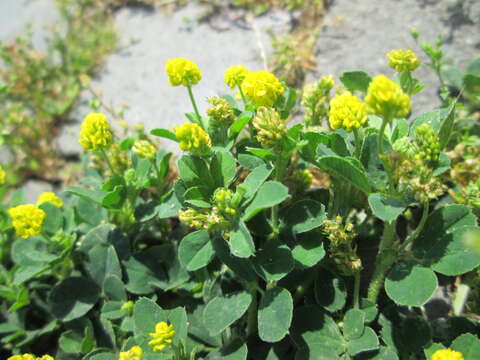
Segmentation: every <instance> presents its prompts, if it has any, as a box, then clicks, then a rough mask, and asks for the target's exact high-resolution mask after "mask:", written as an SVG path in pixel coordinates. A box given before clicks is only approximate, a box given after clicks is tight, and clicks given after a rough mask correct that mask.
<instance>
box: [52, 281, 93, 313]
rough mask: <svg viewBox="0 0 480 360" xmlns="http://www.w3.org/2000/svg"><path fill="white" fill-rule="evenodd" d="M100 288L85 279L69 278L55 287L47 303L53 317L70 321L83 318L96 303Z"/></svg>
mask: <svg viewBox="0 0 480 360" xmlns="http://www.w3.org/2000/svg"><path fill="white" fill-rule="evenodd" d="M99 295H100V288H99V287H98V286H97V284H95V283H94V282H93V281H92V280H90V279H88V278H85V277H69V278H66V279H64V280H62V281H61V282H60V283H58V284H57V285H55V286H54V287H53V289H52V291H51V292H50V296H49V303H50V307H51V311H52V314H53V316H55V317H56V318H58V319H61V320H63V321H71V320H74V319H78V318H79V317H82V316H84V315H85V314H86V313H87V312H89V311H90V309H92V308H93V306H94V305H95V304H96V303H97V301H98V299H99Z"/></svg>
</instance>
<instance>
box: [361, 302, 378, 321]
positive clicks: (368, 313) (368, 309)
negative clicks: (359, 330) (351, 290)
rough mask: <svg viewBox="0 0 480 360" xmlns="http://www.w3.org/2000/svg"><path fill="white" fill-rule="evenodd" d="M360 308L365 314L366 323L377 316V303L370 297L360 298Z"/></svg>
mask: <svg viewBox="0 0 480 360" xmlns="http://www.w3.org/2000/svg"><path fill="white" fill-rule="evenodd" d="M360 310H361V311H363V313H364V314H365V323H366V324H368V323H370V322H372V321H374V320H375V319H376V318H377V315H378V309H377V305H376V304H375V303H374V302H372V301H370V300H368V299H360Z"/></svg>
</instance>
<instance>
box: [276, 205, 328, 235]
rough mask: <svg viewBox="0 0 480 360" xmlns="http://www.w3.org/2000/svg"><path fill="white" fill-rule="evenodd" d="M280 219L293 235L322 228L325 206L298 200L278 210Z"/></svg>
mask: <svg viewBox="0 0 480 360" xmlns="http://www.w3.org/2000/svg"><path fill="white" fill-rule="evenodd" d="M280 219H281V221H282V222H283V225H284V227H285V228H286V229H289V230H290V231H291V232H292V233H293V234H301V233H304V232H307V231H310V230H313V229H315V228H318V227H320V226H322V223H323V220H324V219H325V206H324V205H323V204H322V203H320V202H318V201H315V200H300V201H297V202H296V203H294V204H293V205H291V206H288V207H285V208H283V209H281V210H280Z"/></svg>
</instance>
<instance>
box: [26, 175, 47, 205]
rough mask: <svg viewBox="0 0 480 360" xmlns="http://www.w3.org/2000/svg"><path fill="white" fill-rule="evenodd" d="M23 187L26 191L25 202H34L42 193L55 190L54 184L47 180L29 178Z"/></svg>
mask: <svg viewBox="0 0 480 360" xmlns="http://www.w3.org/2000/svg"><path fill="white" fill-rule="evenodd" d="M22 189H23V190H24V192H25V202H26V203H32V204H34V203H36V202H37V199H38V196H39V195H40V194H41V193H43V192H46V191H53V185H52V184H50V183H49V182H46V181H41V180H28V181H26V182H25V183H24V184H23V186H22Z"/></svg>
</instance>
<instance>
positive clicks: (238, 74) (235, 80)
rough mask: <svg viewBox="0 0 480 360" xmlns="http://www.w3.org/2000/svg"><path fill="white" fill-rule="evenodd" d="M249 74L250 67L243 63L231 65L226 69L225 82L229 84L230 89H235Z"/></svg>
mask: <svg viewBox="0 0 480 360" xmlns="http://www.w3.org/2000/svg"><path fill="white" fill-rule="evenodd" d="M247 74H248V69H247V68H246V67H245V66H243V65H234V66H230V67H229V68H228V69H227V70H225V84H227V85H228V86H229V87H230V89H233V88H234V87H235V86H240V85H242V82H243V80H244V79H245V76H247Z"/></svg>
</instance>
